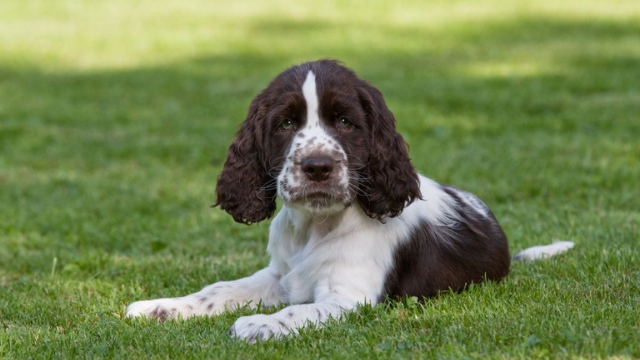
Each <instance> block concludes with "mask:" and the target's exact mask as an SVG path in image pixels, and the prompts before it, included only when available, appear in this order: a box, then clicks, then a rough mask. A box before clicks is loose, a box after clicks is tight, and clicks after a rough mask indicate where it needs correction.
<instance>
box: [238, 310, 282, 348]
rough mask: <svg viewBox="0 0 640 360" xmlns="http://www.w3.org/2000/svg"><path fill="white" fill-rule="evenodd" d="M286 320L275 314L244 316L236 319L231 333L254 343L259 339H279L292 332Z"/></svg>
mask: <svg viewBox="0 0 640 360" xmlns="http://www.w3.org/2000/svg"><path fill="white" fill-rule="evenodd" d="M292 332H293V330H292V329H290V328H289V327H288V326H287V324H285V323H284V321H282V320H279V319H277V318H276V317H275V316H273V315H252V316H243V317H241V318H239V319H238V320H236V322H235V323H234V324H233V326H232V327H231V329H229V335H231V336H233V337H235V338H237V339H242V340H245V341H246V342H248V343H250V344H253V343H255V342H257V341H265V340H273V339H279V338H282V337H284V336H287V335H289V334H290V333H292Z"/></svg>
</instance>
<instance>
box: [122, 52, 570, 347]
mask: <svg viewBox="0 0 640 360" xmlns="http://www.w3.org/2000/svg"><path fill="white" fill-rule="evenodd" d="M342 118H344V119H347V120H349V122H346V123H345V122H342V123H339V122H340V119H342ZM283 121H286V123H284V124H286V126H282V124H283ZM345 124H346V125H345ZM349 124H351V125H349ZM310 158H313V159H321V160H322V161H312V162H310V161H307V162H305V160H307V159H310ZM303 163H306V164H307V165H305V166H303V165H302V164H303ZM310 164H311V165H310ZM317 164H321V165H317ZM326 164H330V165H331V166H327V165H326ZM316 171H322V174H321V175H322V176H318V175H317V173H316ZM314 174H316V175H314ZM216 195H217V200H216V202H215V205H216V206H220V207H221V208H222V209H223V210H225V211H226V212H228V213H229V214H230V215H231V216H232V217H233V218H234V220H236V221H237V222H240V223H245V224H250V223H254V222H259V221H262V220H264V219H266V218H268V217H270V216H272V215H273V213H274V212H275V208H276V205H275V198H276V196H280V197H281V198H282V200H283V206H282V209H281V210H280V212H278V214H277V215H276V217H275V218H274V219H273V221H272V222H271V226H270V228H269V244H268V247H267V250H268V252H269V254H270V255H271V261H270V263H269V265H268V266H267V267H266V268H264V269H262V270H260V271H258V272H256V273H255V274H253V275H251V276H249V277H246V278H243V279H239V280H235V281H226V282H218V283H215V284H213V285H209V286H207V287H205V288H203V289H202V290H200V291H199V292H196V293H194V294H191V295H187V296H184V297H180V298H166V299H156V300H147V301H137V302H135V303H133V304H131V305H130V306H129V307H128V309H127V316H128V317H137V316H147V317H151V318H157V319H159V320H160V321H164V320H165V319H169V318H175V317H178V316H182V317H184V318H187V317H190V316H197V315H215V314H219V313H221V312H223V311H228V310H234V309H235V308H237V307H239V306H248V307H250V308H256V307H257V304H261V305H262V306H272V305H277V304H280V303H287V304H289V305H288V306H287V307H285V308H284V309H282V310H280V311H278V312H276V313H274V314H270V315H264V314H255V315H251V316H243V317H240V318H238V319H237V320H236V322H235V323H234V325H233V327H232V328H231V329H230V330H229V334H230V335H231V336H234V337H236V338H240V339H244V340H246V341H247V342H256V341H260V340H266V339H274V338H280V337H284V336H288V335H294V334H297V333H298V331H299V329H300V328H301V327H304V326H306V325H307V324H309V323H311V324H316V325H318V326H321V325H323V324H325V323H326V321H327V320H328V319H329V318H333V319H336V320H340V319H341V316H342V315H343V314H344V313H345V312H346V311H351V310H353V309H355V307H356V306H357V305H358V304H363V303H371V304H376V303H378V302H380V301H383V300H384V299H387V298H394V297H402V296H418V297H428V296H434V295H436V294H438V293H439V292H441V291H448V290H449V289H452V290H454V291H461V290H463V289H464V288H465V287H466V286H467V285H468V284H471V283H479V282H482V281H484V280H487V279H488V280H495V281H499V280H500V279H502V278H503V277H505V276H506V275H507V274H508V272H509V265H510V258H509V251H508V246H507V239H506V236H505V234H504V232H503V231H502V228H501V227H500V225H499V224H498V222H497V220H496V218H495V217H494V215H493V214H492V213H491V211H490V210H489V209H488V207H487V206H486V205H485V204H484V203H483V202H482V201H480V200H479V199H478V198H477V197H475V195H472V194H470V193H467V192H464V191H462V190H460V189H456V188H453V187H448V186H443V185H440V184H438V183H436V182H435V181H433V180H431V179H429V178H426V177H424V176H422V175H418V173H417V172H416V170H415V169H414V167H413V165H412V164H411V161H410V159H409V153H408V149H407V145H406V143H405V142H404V140H403V139H402V137H401V136H400V134H399V133H398V132H397V131H396V128H395V118H394V116H393V114H392V113H391V111H390V110H389V109H388V107H387V106H386V104H385V101H384V99H383V96H382V94H381V93H380V91H379V90H378V89H376V88H375V87H373V86H372V85H371V84H369V83H367V82H365V81H363V80H361V79H359V78H358V77H357V76H356V75H355V73H353V72H352V71H351V70H349V69H347V68H346V67H344V66H342V65H341V64H340V63H338V62H335V61H329V60H321V61H316V62H309V63H304V64H301V65H298V66H294V67H292V68H290V69H287V70H285V71H284V72H283V73H282V74H280V75H278V76H277V77H276V78H275V79H274V80H273V81H272V82H271V83H270V84H269V85H268V86H267V88H266V89H265V90H264V91H262V92H261V93H260V94H258V95H257V96H256V98H255V99H254V100H253V101H252V103H251V105H250V107H249V111H248V115H247V117H246V119H245V121H244V122H243V124H242V125H241V127H240V130H239V131H238V133H237V134H236V137H235V138H234V139H233V141H232V143H231V145H230V147H229V151H228V158H227V161H226V162H225V165H224V168H223V170H222V172H221V174H220V176H219V178H218V183H217V186H216ZM566 248H567V246H566V245H558V246H554V247H552V248H545V249H543V250H544V251H547V252H548V251H560V250H561V249H566ZM541 251H542V250H541ZM541 251H534V252H532V254H534V255H535V254H540V253H542V252H541ZM547 252H545V254H546V253H547ZM166 309H171V311H167V310H166Z"/></svg>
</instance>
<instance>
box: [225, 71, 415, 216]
mask: <svg viewBox="0 0 640 360" xmlns="http://www.w3.org/2000/svg"><path fill="white" fill-rule="evenodd" d="M216 193H217V195H218V201H217V203H216V205H220V206H221V207H222V208H223V209H224V210H226V211H227V212H229V213H230V214H231V215H232V216H233V217H234V219H235V220H236V221H238V222H243V223H251V222H257V221H261V220H263V219H265V218H267V217H269V216H271V215H272V214H273V212H274V210H275V197H276V194H277V195H279V196H280V197H281V198H282V199H283V201H284V202H285V204H286V205H287V206H289V207H292V208H297V209H301V210H304V211H307V212H310V213H322V214H331V213H335V212H339V211H341V210H343V209H344V208H345V207H347V206H349V205H351V204H352V203H354V202H357V203H358V204H359V205H360V206H361V207H362V208H363V210H364V211H365V212H366V213H367V214H368V215H369V216H371V217H373V218H377V219H380V220H383V218H384V217H387V216H397V215H398V214H399V213H400V212H401V211H402V209H403V208H404V207H405V206H406V205H407V204H409V203H410V202H411V201H413V200H414V199H415V198H416V197H419V196H420V191H419V182H418V177H417V174H416V172H415V170H414V169H413V166H412V165H411V163H410V161H409V157H408V153H407V149H406V145H405V142H404V140H403V139H402V137H401V136H400V135H399V134H398V133H397V132H396V130H395V120H394V118H393V115H392V114H391V112H390V111H389V109H388V108H387V106H386V104H385V103H384V100H383V98H382V94H381V93H380V92H379V91H378V90H377V89H375V88H374V87H372V86H371V85H369V84H368V83H366V82H364V81H362V80H360V79H359V78H358V77H357V76H356V75H355V74H354V73H353V72H352V71H350V70H349V69H347V68H345V67H343V66H341V65H340V64H338V63H337V62H334V61H328V60H322V61H317V62H311V63H305V64H302V65H299V66H294V67H292V68H290V69H288V70H286V71H284V72H283V73H282V74H280V75H279V76H278V77H276V78H275V79H274V80H273V81H272V82H271V84H269V86H268V87H267V88H266V89H265V90H264V91H262V92H261V93H260V94H259V95H258V96H257V97H256V98H255V99H254V100H253V102H252V103H251V106H250V108H249V114H248V116H247V119H246V120H245V122H244V123H243V124H242V127H241V129H240V130H239V132H238V134H237V135H236V138H235V139H234V141H233V143H232V144H231V146H230V148H229V156H228V159H227V162H226V163H225V166H224V169H223V171H222V173H221V175H220V177H219V178H218V184H217V188H216Z"/></svg>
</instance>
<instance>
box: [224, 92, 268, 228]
mask: <svg viewBox="0 0 640 360" xmlns="http://www.w3.org/2000/svg"><path fill="white" fill-rule="evenodd" d="M266 114H267V105H266V100H265V95H264V94H260V95H258V96H257V97H256V98H255V99H253V101H252V102H251V105H250V106H249V113H248V114H247V118H246V119H245V121H244V122H243V123H242V125H241V126H240V130H238V133H237V134H236V136H235V138H234V139H233V142H232V143H231V146H229V152H228V155H227V161H226V162H225V164H224V168H223V169H222V173H220V176H219V177H218V183H217V185H216V196H217V200H216V203H215V204H214V205H213V206H218V205H219V206H220V208H221V209H223V210H225V211H226V212H228V213H229V214H230V215H231V216H233V219H234V220H235V221H237V222H239V223H243V224H251V223H256V222H259V221H262V220H264V219H267V218H269V217H271V216H272V215H273V213H274V212H275V210H276V189H275V186H271V187H270V186H268V183H269V181H272V179H271V178H270V176H269V173H268V169H267V168H266V164H265V163H264V161H263V160H264V156H263V155H264V149H263V146H264V145H263V144H264V142H263V137H264V131H265V128H264V121H265V116H266Z"/></svg>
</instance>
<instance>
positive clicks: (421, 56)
mask: <svg viewBox="0 0 640 360" xmlns="http://www.w3.org/2000/svg"><path fill="white" fill-rule="evenodd" d="M321 57H330V58H338V59H341V60H343V61H345V62H346V64H347V65H348V66H350V67H351V68H353V69H355V70H356V71H357V72H358V73H359V74H360V75H361V76H362V77H364V78H366V79H368V80H370V81H372V82H373V83H374V84H376V85H377V86H378V87H379V88H380V89H381V90H382V91H383V93H384V94H385V96H386V99H387V102H388V104H389V106H390V107H391V109H392V110H393V111H394V113H395V115H396V118H397V119H398V122H399V123H398V127H399V129H400V131H401V132H402V133H403V135H404V136H405V138H406V139H407V141H408V142H409V144H410V146H411V155H412V158H413V161H414V163H415V165H416V167H417V168H418V169H419V171H420V172H422V173H424V174H426V175H427V176H429V177H432V178H434V179H436V180H437V181H439V182H442V183H447V184H453V185H456V186H458V187H461V188H464V189H467V190H470V191H472V192H474V193H476V194H478V195H479V196H480V197H481V198H482V199H483V200H485V202H486V203H488V204H489V205H490V207H491V208H492V209H493V211H494V213H495V214H496V216H497V217H498V219H499V220H500V222H501V223H502V225H503V226H504V228H505V231H506V233H507V235H508V236H509V238H510V245H511V248H512V251H513V252H515V251H517V250H519V249H522V248H525V247H527V246H531V245H534V244H541V243H547V242H549V241H550V240H551V239H552V238H559V239H567V240H572V241H575V242H576V244H577V245H576V248H575V249H574V250H572V251H571V252H570V253H568V254H567V255H564V256H561V257H558V258H555V259H552V260H550V261H545V262H536V263H515V264H514V265H513V267H512V272H511V275H510V276H509V277H508V278H507V279H506V280H505V281H503V282H502V283H500V284H487V285H485V286H474V287H472V288H471V289H470V290H469V291H467V292H465V293H462V294H460V295H454V296H452V295H443V296H440V297H438V298H436V299H432V300H428V301H426V302H424V303H417V302H415V301H414V300H413V299H407V300H405V301H403V302H397V303H391V304H386V305H380V306H376V307H370V306H363V307H361V308H360V309H359V311H357V312H355V313H352V314H349V315H348V316H347V318H346V321H345V322H344V323H341V324H334V325H332V326H329V327H327V328H323V329H312V328H309V329H305V330H304V331H303V333H302V335H301V336H300V337H297V338H293V339H288V340H285V341H279V342H272V343H265V344H258V345H253V346H251V345H247V344H245V343H243V342H237V341H234V340H232V339H229V337H228V336H227V329H228V328H229V327H230V326H231V325H232V323H233V321H234V320H235V318H237V317H238V316H240V315H241V314H248V313H250V311H249V310H246V309H241V310H239V311H238V312H236V313H233V314H224V315H221V316H219V317H214V318H200V319H193V320H189V321H176V322H167V323H162V324H160V323H156V322H153V321H144V320H142V321H140V320H136V321H131V320H127V319H123V315H124V308H125V306H126V305H127V304H128V303H130V302H132V301H134V300H139V299H147V298H157V297H163V296H176V295H181V294H187V293H191V292H194V291H196V290H198V289H200V288H201V287H202V286H204V285H206V284H210V283H213V282H215V281H217V280H221V279H232V278H237V277H241V276H246V275H249V274H251V273H252V272H253V271H255V270H257V269H259V268H260V267H262V266H265V265H266V264H267V261H268V258H267V256H266V254H265V248H266V241H267V228H268V223H267V222H265V223H261V224H258V225H255V226H251V227H246V226H241V225H238V224H235V223H233V222H232V219H231V218H230V217H229V216H227V215H226V214H225V213H223V212H222V211H220V210H219V209H210V208H209V205H210V204H212V203H213V201H214V188H215V179H216V176H217V174H218V173H219V171H220V168H221V165H222V162H223V161H224V157H225V151H226V147H227V146H228V144H229V143H230V141H231V138H232V136H233V134H234V132H235V130H236V129H237V127H238V124H239V123H240V122H241V120H242V119H244V115H245V111H246V108H247V106H248V104H249V102H250V100H251V98H252V96H253V95H255V94H256V93H257V92H258V91H260V90H261V89H262V88H263V87H264V86H265V85H266V84H267V82H268V81H269V80H270V79H271V78H273V77H274V76H275V75H276V74H277V73H278V72H279V71H281V70H282V69H284V68H286V67H288V66H289V65H291V64H294V63H298V62H302V61H305V60H310V59H316V58H321ZM638 79H640V4H639V3H638V2H637V1H635V0H629V1H622V0H621V1H613V2H607V3H606V4H604V3H601V2H598V1H591V0H588V1H577V0H569V1H562V2H558V1H551V0H534V1H526V2H512V1H506V0H486V1H432V2H428V3H424V2H422V1H417V0H416V1H406V2H402V3H401V2H393V3H391V2H382V1H379V2H378V1H366V2H365V1H350V2H347V3H345V2H338V1H329V2H314V3H309V4H307V3H305V2H285V1H278V0H274V1H263V2H259V3H258V2H249V1H244V0H241V1H204V0H194V1H172V0H157V1H150V0H142V1H137V2H130V1H124V0H111V1H72V0H51V1H41V0H7V1H3V2H1V3H0V204H1V205H0V357H1V358H75V357H86V358H119V357H127V358H182V357H184V358H258V359H259V358H264V359H266V358H269V359H271V358H279V357H284V358H295V359H300V358H358V359H360V358H373V357H375V358H463V357H467V358H513V357H515V358H605V357H616V358H638V357H640V267H639V266H638V265H639V264H640V261H639V260H640V258H639V255H638V250H637V249H638V245H639V242H640V235H639V234H640V231H639V224H640V201H638V199H639V198H640V187H639V186H638V179H640V166H639V164H640V142H639V141H638V139H639V138H640V121H639V114H640V83H639V82H638ZM266 311H273V309H266ZM337 339H338V340H337Z"/></svg>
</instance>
